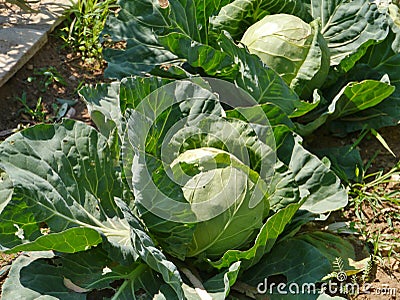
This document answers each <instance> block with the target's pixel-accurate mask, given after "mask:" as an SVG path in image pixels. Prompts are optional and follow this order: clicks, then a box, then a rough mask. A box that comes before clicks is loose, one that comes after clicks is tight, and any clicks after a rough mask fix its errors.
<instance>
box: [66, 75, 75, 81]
mask: <svg viewBox="0 0 400 300" xmlns="http://www.w3.org/2000/svg"><path fill="white" fill-rule="evenodd" d="M68 79H69V80H71V81H76V79H77V78H76V77H75V76H74V75H71V76H69V77H68Z"/></svg>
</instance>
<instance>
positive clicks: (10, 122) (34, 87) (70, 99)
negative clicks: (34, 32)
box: [0, 35, 400, 299]
mask: <svg viewBox="0 0 400 300" xmlns="http://www.w3.org/2000/svg"><path fill="white" fill-rule="evenodd" d="M63 46H65V44H64V43H63V42H62V40H61V39H60V38H59V37H58V36H57V35H53V36H51V37H50V38H49V40H48V41H47V43H46V44H45V45H44V47H43V48H42V49H41V50H40V51H39V52H38V53H37V54H36V55H35V56H34V57H33V58H32V59H31V60H29V61H28V62H27V63H26V64H25V65H24V66H23V67H22V69H21V70H20V71H18V72H17V73H16V74H15V76H13V77H12V78H11V79H10V80H9V81H8V82H7V83H6V84H5V85H4V86H2V87H1V88H0V139H1V140H3V139H5V138H7V137H8V136H10V135H11V134H12V133H14V132H17V131H19V130H21V129H23V128H27V127H32V126H33V125H35V124H39V123H42V122H45V123H53V122H60V121H61V118H62V117H63V116H67V117H70V118H73V119H77V120H80V121H83V122H84V123H86V124H89V125H94V124H93V123H92V120H91V118H90V116H89V114H88V110H87V108H86V105H85V104H84V103H83V101H82V99H79V97H78V93H77V91H78V90H79V89H80V88H81V87H83V86H84V85H88V84H96V83H101V82H108V81H109V80H107V79H105V78H104V76H103V73H104V70H105V63H103V62H102V63H94V64H89V63H87V62H85V61H84V60H82V57H81V55H80V54H79V53H75V52H73V51H71V50H69V49H67V48H65V47H63ZM379 134H380V135H379ZM379 134H375V136H374V134H373V132H370V133H367V134H365V135H364V136H363V138H362V139H361V138H360V135H361V133H360V132H355V133H352V134H350V135H347V136H346V137H344V138H336V137H333V136H332V135H331V134H330V133H329V132H328V131H326V130H324V129H321V130H317V131H315V132H314V133H312V134H311V135H309V136H307V137H306V138H305V139H304V141H303V145H304V147H305V148H308V149H313V150H316V149H319V148H329V147H342V146H346V145H352V144H353V145H355V147H357V148H358V149H359V150H360V152H361V158H362V164H363V165H369V168H368V170H367V171H366V172H367V173H375V175H373V176H370V177H368V176H364V178H365V180H364V181H363V182H362V183H361V184H360V185H359V186H353V187H352V188H351V190H350V197H351V199H350V203H349V205H348V206H347V207H345V208H343V209H341V210H339V211H336V212H334V213H332V215H331V216H330V218H329V220H328V223H327V224H330V223H336V224H340V223H341V222H346V223H347V224H348V225H349V227H350V228H352V229H354V230H355V232H354V238H353V239H350V240H351V241H352V243H353V245H354V247H355V249H356V251H358V252H359V253H357V254H359V255H358V256H357V258H359V259H361V258H362V257H361V252H362V249H364V248H365V247H366V248H367V249H368V251H369V253H371V254H374V261H375V263H376V264H375V266H374V268H372V270H371V275H372V276H371V280H370V284H371V285H369V286H368V287H370V288H371V289H369V291H370V292H371V293H372V294H371V295H365V294H360V295H358V296H357V299H396V296H393V295H387V294H386V295H384V293H383V291H382V289H383V288H385V287H386V288H390V289H392V290H391V291H396V293H397V297H398V294H399V293H400V283H399V280H400V270H399V262H400V258H399V253H400V247H399V245H400V232H399V228H400V211H399V201H400V186H399V182H400V176H399V174H400V167H399V166H397V168H395V169H394V166H395V165H396V164H398V162H399V157H400V126H397V127H387V128H383V129H381V130H379ZM385 143H387V145H386V147H385V146H384V145H385ZM391 152H392V153H391ZM379 172H381V173H379ZM386 174H389V175H386ZM385 176H387V177H385ZM311 225H312V224H311ZM40 229H42V228H40ZM342 236H345V237H348V236H352V235H349V234H348V233H347V234H342ZM14 259H15V256H6V255H4V256H2V257H1V259H0V268H1V269H0V270H1V271H2V273H0V280H4V279H5V278H6V274H7V271H8V267H7V266H8V264H9V263H10V262H12V261H13V260H14ZM168 259H171V261H172V262H174V263H177V265H178V266H180V263H179V262H176V259H174V258H172V257H171V256H168ZM182 269H184V268H182ZM189 273H190V271H189ZM185 275H187V274H186V273H185ZM189 275H190V274H189ZM192 275H193V274H192ZM195 275H197V274H195ZM189 277H190V276H189ZM64 284H65V282H64ZM74 288H75V289H76V288H79V287H76V286H73V285H72V289H74ZM238 289H240V282H239V284H238V285H234V286H233V287H232V290H236V291H238ZM107 291H108V292H109V291H110V290H107ZM141 292H142V291H141V290H139V291H138V293H141ZM88 296H89V295H88Z"/></svg>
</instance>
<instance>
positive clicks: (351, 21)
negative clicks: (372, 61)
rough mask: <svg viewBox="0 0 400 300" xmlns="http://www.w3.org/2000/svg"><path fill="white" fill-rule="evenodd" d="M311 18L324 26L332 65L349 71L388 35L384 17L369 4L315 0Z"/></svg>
mask: <svg viewBox="0 0 400 300" xmlns="http://www.w3.org/2000/svg"><path fill="white" fill-rule="evenodd" d="M311 15H312V17H313V18H314V19H317V18H320V19H321V22H322V29H321V33H322V35H323V36H324V38H325V40H326V41H327V42H328V47H329V49H330V53H331V65H332V66H337V65H340V66H341V67H342V69H343V70H344V71H348V70H350V69H351V67H352V66H353V65H354V63H355V62H356V61H357V60H358V59H360V58H361V56H362V55H363V54H364V53H365V51H366V49H367V48H368V47H369V46H370V45H372V44H373V43H376V42H379V41H383V40H384V39H385V38H386V36H387V34H388V22H387V19H386V16H385V14H384V13H382V12H380V11H379V10H378V7H377V6H376V4H375V3H373V2H371V1H369V0H355V1H345V0H322V1H321V0H311Z"/></svg>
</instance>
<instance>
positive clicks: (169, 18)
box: [103, 0, 400, 136]
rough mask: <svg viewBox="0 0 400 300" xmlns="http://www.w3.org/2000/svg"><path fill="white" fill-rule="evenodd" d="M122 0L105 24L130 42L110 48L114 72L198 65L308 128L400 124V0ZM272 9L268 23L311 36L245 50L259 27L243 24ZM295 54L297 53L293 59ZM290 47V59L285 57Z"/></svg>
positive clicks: (182, 70)
mask: <svg viewBox="0 0 400 300" xmlns="http://www.w3.org/2000/svg"><path fill="white" fill-rule="evenodd" d="M119 4H120V6H121V10H120V11H119V13H118V14H117V15H111V16H110V17H109V19H108V21H107V24H106V27H105V30H104V32H103V34H104V38H105V39H107V41H110V42H113V41H115V42H119V41H121V40H122V41H126V42H127V43H126V48H119V49H114V48H109V49H105V51H104V57H105V59H106V60H107V62H108V68H107V71H106V76H108V77H112V78H119V79H121V78H123V77H125V76H130V75H132V74H135V75H138V76H143V75H146V74H153V75H156V76H161V77H164V78H186V77H190V76H192V75H196V74H197V75H201V76H208V77H215V78H220V79H224V80H228V81H230V82H233V83H235V84H236V85H238V86H239V87H241V88H243V89H244V90H245V91H247V92H248V93H250V94H251V95H252V96H253V97H254V99H255V100H256V101H257V102H258V103H260V104H262V103H266V102H269V103H273V104H274V105H276V106H277V107H278V108H279V109H281V110H282V111H283V112H285V113H286V114H287V115H288V116H290V118H291V119H292V120H294V121H295V123H296V126H297V129H296V130H297V132H298V133H299V134H300V135H302V136H307V135H309V134H311V133H313V132H314V131H315V130H316V129H317V128H319V127H321V126H325V127H327V129H328V130H329V131H331V132H332V133H334V134H336V135H345V134H347V133H349V132H354V131H357V130H361V129H363V128H366V127H367V128H375V129H377V128H380V127H384V126H394V125H396V124H397V123H398V121H399V120H400V107H399V105H398V104H397V103H398V101H397V98H398V97H399V92H398V91H400V87H399V84H398V82H399V81H398V76H397V72H396V70H397V68H396V67H393V66H399V55H400V54H399V45H400V43H399V32H400V30H399V26H398V24H399V22H398V19H399V17H398V16H399V14H398V13H397V11H398V6H397V4H395V3H390V2H388V1H370V0H355V1H346V0H338V1H334V2H331V1H328V0H322V1H316V0H315V1H314V0H313V1H310V0H299V1H288V0H277V1H271V0H262V1H256V0H232V1H214V2H212V3H210V4H208V5H202V4H200V3H199V2H198V1H188V2H187V1H180V0H171V1H168V2H167V5H162V6H161V5H160V4H159V3H158V2H157V1H151V0H146V1H141V2H135V3H132V2H131V1H126V0H120V1H119ZM274 15H275V17H274ZM264 18H265V19H264ZM271 18H272V19H273V18H277V19H279V20H278V22H277V23H276V24H278V25H272V26H270V27H269V28H270V29H272V28H278V27H281V26H285V27H286V28H290V27H291V26H294V24H296V28H298V29H297V30H298V31H299V30H300V29H299V28H302V30H301V31H302V32H301V33H299V34H298V35H297V34H296V35H297V36H296V38H300V40H296V41H295V43H296V44H297V43H300V41H303V42H301V43H300V44H303V45H304V46H301V47H300V48H290V47H287V46H288V43H285V42H279V45H281V46H280V47H278V44H274V46H269V47H272V49H271V50H270V51H269V52H268V53H271V54H273V55H272V56H274V59H272V56H268V57H269V59H268V61H266V60H265V59H266V57H267V56H266V55H265V53H264V55H262V54H260V57H261V59H260V58H259V57H258V56H255V55H251V54H250V53H249V51H250V52H252V51H253V50H254V49H253V50H252V46H249V48H248V50H249V51H248V50H247V49H245V48H242V47H241V44H240V41H241V40H245V43H250V42H251V41H252V37H255V35H253V34H249V33H248V34H246V35H245V33H246V31H249V32H251V31H252V30H253V29H250V28H256V27H258V26H261V24H262V23H263V22H266V20H268V19H271ZM285 19H288V20H291V21H290V22H284V20H285ZM300 20H301V21H300ZM279 24H281V25H279ZM283 24H285V25H283ZM292 24H293V25H292ZM303 30H304V32H303ZM298 31H297V32H298ZM260 32H261V31H260ZM307 32H308V33H307ZM143 33H145V34H143ZM309 33H310V35H309ZM290 35H291V34H289V36H290ZM307 36H308V38H307ZM269 38H272V39H274V38H273V37H272V36H269ZM263 39H265V37H263V38H262V39H261V40H263ZM253 41H254V39H253ZM280 41H283V40H280ZM324 41H325V42H324ZM326 48H328V50H329V51H327V49H326ZM274 49H277V51H274ZM294 49H296V50H295V51H294ZM297 50H298V51H297ZM280 51H285V52H286V53H285V54H284V55H281V54H282V53H280ZM287 51H288V52H287ZM264 52H265V51H264ZM294 52H296V53H294ZM328 53H329V70H328V76H326V73H327V65H326V64H327V60H328ZM296 55H298V56H299V60H298V62H297V63H293V62H294V58H295V57H296ZM283 57H286V58H289V60H290V61H285V62H284V63H281V62H282V59H283ZM262 60H264V61H265V63H263V61H262ZM272 61H274V62H275V64H277V65H279V68H276V67H275V65H274V63H272ZM296 61H297V60H296ZM268 65H270V66H271V68H272V69H275V70H276V71H277V73H278V74H281V75H282V77H280V76H278V74H277V73H276V72H274V71H273V70H272V69H271V68H268ZM281 66H283V70H282V69H280V68H281ZM285 67H287V68H288V69H287V70H286V69H285ZM282 79H283V80H282ZM288 85H289V86H288ZM290 87H292V88H290Z"/></svg>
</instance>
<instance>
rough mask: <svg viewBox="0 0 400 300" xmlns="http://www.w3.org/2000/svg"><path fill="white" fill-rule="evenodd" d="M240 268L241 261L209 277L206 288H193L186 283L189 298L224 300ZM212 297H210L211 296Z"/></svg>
mask: <svg viewBox="0 0 400 300" xmlns="http://www.w3.org/2000/svg"><path fill="white" fill-rule="evenodd" d="M239 270H240V262H236V263H234V264H232V265H231V266H230V267H229V268H228V269H226V270H225V271H223V272H221V273H219V274H217V275H215V276H214V277H212V278H210V279H208V280H207V281H206V282H205V283H204V284H203V286H204V289H200V288H192V287H190V286H188V285H186V284H185V283H184V284H183V285H182V287H183V290H184V292H185V297H186V299H187V300H203V299H213V300H223V299H226V297H227V296H228V294H229V292H230V287H231V286H232V285H233V284H234V283H235V281H236V279H237V277H238V275H239ZM209 297H210V298H209Z"/></svg>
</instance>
